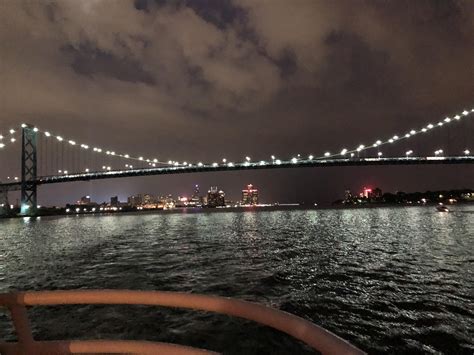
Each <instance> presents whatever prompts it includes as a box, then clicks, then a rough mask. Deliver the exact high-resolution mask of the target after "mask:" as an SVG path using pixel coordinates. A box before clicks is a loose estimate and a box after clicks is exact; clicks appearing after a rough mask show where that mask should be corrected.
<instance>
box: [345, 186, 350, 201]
mask: <svg viewBox="0 0 474 355" xmlns="http://www.w3.org/2000/svg"><path fill="white" fill-rule="evenodd" d="M344 200H346V201H350V200H352V193H351V190H349V189H347V190H346V191H345V192H344Z"/></svg>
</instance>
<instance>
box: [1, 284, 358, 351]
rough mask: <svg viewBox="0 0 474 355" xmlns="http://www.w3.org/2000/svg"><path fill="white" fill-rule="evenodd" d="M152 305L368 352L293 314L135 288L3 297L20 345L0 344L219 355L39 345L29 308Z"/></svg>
mask: <svg viewBox="0 0 474 355" xmlns="http://www.w3.org/2000/svg"><path fill="white" fill-rule="evenodd" d="M84 304H93V305H106V304H107V305H148V306H164V307H173V308H185V309H192V310H199V311H208V312H214V313H220V314H225V315H229V316H235V317H240V318H243V319H247V320H251V321H255V322H257V323H260V324H262V325H266V326H269V327H271V328H274V329H277V330H280V331H282V332H284V333H286V334H289V335H291V336H292V337H294V338H296V339H298V340H300V341H302V342H303V343H305V344H307V345H308V346H309V347H311V348H313V349H314V350H317V351H319V352H320V353H322V354H364V352H362V351H361V350H359V349H357V348H356V347H354V346H353V345H351V344H350V343H348V342H347V341H345V340H343V339H341V338H340V337H338V336H337V335H335V334H333V333H331V332H329V331H327V330H325V329H323V328H322V327H319V326H317V325H316V324H313V323H311V322H309V321H307V320H305V319H303V318H300V317H297V316H295V315H293V314H290V313H287V312H284V311H279V310H276V309H273V308H270V307H267V306H264V305H260V304H256V303H252V302H247V301H242V300H236V299H231V298H225V297H217V296H205V295H198V294H190V293H179V292H162V291H131V290H73V291H35V292H17V293H4V294H0V307H6V308H8V309H9V310H10V313H11V318H12V322H13V325H14V328H15V331H16V334H17V340H18V341H17V342H2V341H0V353H1V354H5V355H9V354H78V353H81V354H91V353H103V354H104V353H109V354H110V353H114V354H125V353H127V354H170V355H178V354H179V355H181V354H182V355H190V354H196V355H197V354H216V353H215V352H211V351H208V350H203V349H197V348H192V347H187V346H181V345H175V344H169V343H160V342H150V341H127V340H90V341H89V340H87V341H85V340H77V341H75V340H74V341H67V340H66V341H36V340H35V339H34V338H33V335H32V331H31V326H30V322H29V319H28V314H27V308H26V307H29V306H52V305H84Z"/></svg>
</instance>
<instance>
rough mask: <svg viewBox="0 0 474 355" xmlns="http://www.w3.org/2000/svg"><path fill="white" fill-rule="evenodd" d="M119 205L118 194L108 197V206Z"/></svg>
mask: <svg viewBox="0 0 474 355" xmlns="http://www.w3.org/2000/svg"><path fill="white" fill-rule="evenodd" d="M119 205H120V202H119V199H118V196H113V197H111V198H110V206H112V207H119Z"/></svg>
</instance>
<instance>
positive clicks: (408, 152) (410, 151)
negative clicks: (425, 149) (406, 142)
mask: <svg viewBox="0 0 474 355" xmlns="http://www.w3.org/2000/svg"><path fill="white" fill-rule="evenodd" d="M412 154H413V150H409V151H407V152H406V153H405V155H406V156H410V155H412Z"/></svg>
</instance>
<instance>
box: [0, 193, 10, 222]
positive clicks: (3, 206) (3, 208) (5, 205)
mask: <svg viewBox="0 0 474 355" xmlns="http://www.w3.org/2000/svg"><path fill="white" fill-rule="evenodd" d="M9 212H10V202H9V201H8V189H7V188H6V187H1V186H0V217H1V216H7V215H8V214H9Z"/></svg>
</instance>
